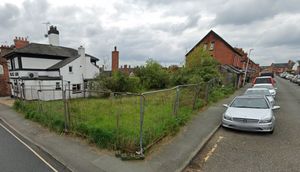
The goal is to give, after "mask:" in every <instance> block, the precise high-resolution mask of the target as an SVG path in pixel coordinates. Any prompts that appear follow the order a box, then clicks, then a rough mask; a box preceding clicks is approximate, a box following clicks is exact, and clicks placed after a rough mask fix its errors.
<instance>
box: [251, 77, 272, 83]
mask: <svg viewBox="0 0 300 172" xmlns="http://www.w3.org/2000/svg"><path fill="white" fill-rule="evenodd" d="M271 82H272V81H271V78H256V80H255V84H262V83H271Z"/></svg>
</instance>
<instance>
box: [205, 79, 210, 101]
mask: <svg viewBox="0 0 300 172" xmlns="http://www.w3.org/2000/svg"><path fill="white" fill-rule="evenodd" d="M209 85H210V81H208V82H206V86H205V102H206V103H208V94H209Z"/></svg>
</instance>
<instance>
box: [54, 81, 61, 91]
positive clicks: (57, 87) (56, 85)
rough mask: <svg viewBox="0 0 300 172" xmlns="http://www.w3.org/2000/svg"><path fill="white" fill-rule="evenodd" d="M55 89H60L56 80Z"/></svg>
mask: <svg viewBox="0 0 300 172" xmlns="http://www.w3.org/2000/svg"><path fill="white" fill-rule="evenodd" d="M55 89H56V90H61V87H60V82H56V83H55Z"/></svg>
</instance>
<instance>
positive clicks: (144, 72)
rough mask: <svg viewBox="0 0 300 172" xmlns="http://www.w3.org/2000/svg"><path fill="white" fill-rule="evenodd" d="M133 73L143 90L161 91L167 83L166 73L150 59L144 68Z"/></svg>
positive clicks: (167, 76)
mask: <svg viewBox="0 0 300 172" xmlns="http://www.w3.org/2000/svg"><path fill="white" fill-rule="evenodd" d="M135 72H136V75H137V76H138V77H139V78H140V80H141V84H142V87H143V88H145V89H162V88H166V87H167V85H168V83H169V75H168V72H167V71H166V70H164V69H163V68H162V66H161V65H160V64H159V63H158V62H156V61H154V60H152V59H149V60H147V62H146V66H142V67H140V68H138V69H137V70H136V71H135Z"/></svg>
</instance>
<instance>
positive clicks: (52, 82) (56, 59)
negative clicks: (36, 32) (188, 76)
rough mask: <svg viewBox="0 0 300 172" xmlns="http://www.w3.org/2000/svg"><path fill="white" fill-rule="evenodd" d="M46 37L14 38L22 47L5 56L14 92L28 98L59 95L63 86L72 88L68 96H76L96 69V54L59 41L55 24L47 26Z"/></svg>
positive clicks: (95, 72) (49, 97) (80, 93)
mask: <svg viewBox="0 0 300 172" xmlns="http://www.w3.org/2000/svg"><path fill="white" fill-rule="evenodd" d="M48 38H49V44H38V43H29V41H27V40H26V39H24V38H16V43H15V44H16V45H21V47H18V48H14V49H13V50H12V51H10V52H8V53H7V54H6V55H5V56H4V57H5V58H6V59H7V60H8V64H9V65H8V68H9V80H10V83H11V86H12V95H13V96H16V97H22V98H25V99H29V100H30V99H37V98H39V99H42V100H53V99H61V98H62V91H61V90H62V87H63V86H65V87H68V88H69V89H72V94H70V95H69V96H71V97H75V96H76V97H79V96H82V92H81V90H82V89H83V87H86V85H87V82H88V80H90V79H93V78H94V76H95V75H96V74H97V73H98V72H99V67H98V66H97V65H96V62H97V61H98V58H96V57H94V56H91V55H89V54H86V53H85V48H84V47H82V46H80V47H79V48H78V50H76V49H72V48H68V47H62V46H60V45H59V32H58V30H57V28H56V27H54V26H51V27H50V29H49V31H48ZM39 90H45V91H43V92H41V91H39ZM47 90H48V91H47Z"/></svg>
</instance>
